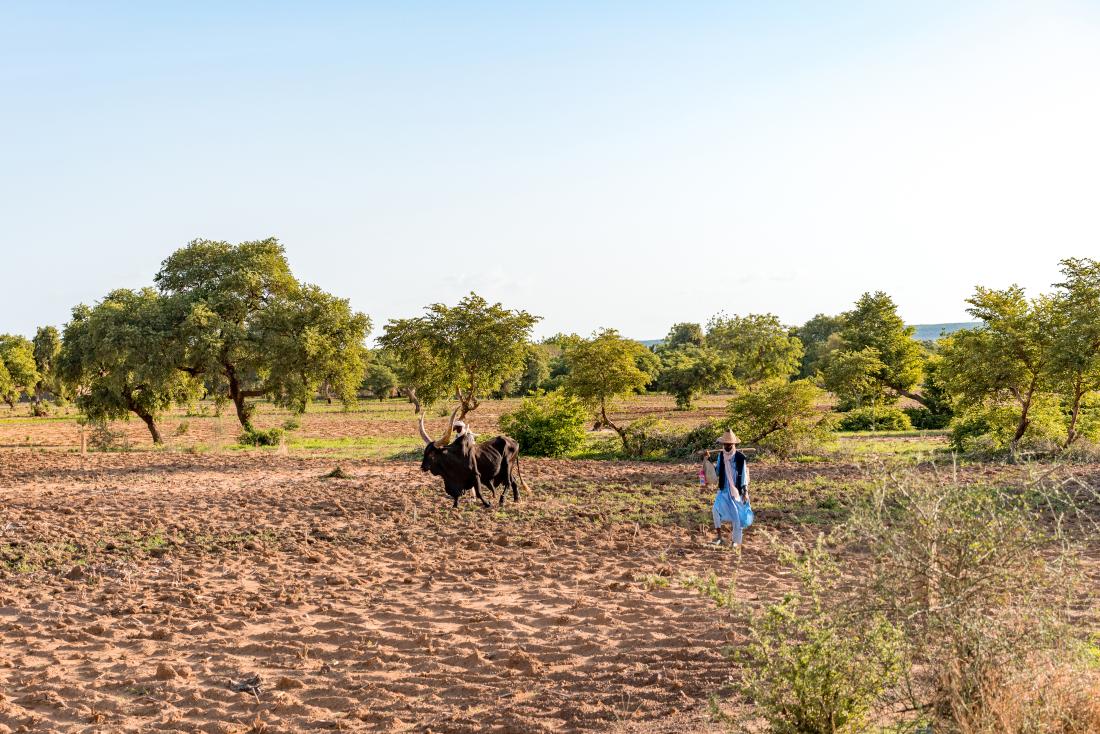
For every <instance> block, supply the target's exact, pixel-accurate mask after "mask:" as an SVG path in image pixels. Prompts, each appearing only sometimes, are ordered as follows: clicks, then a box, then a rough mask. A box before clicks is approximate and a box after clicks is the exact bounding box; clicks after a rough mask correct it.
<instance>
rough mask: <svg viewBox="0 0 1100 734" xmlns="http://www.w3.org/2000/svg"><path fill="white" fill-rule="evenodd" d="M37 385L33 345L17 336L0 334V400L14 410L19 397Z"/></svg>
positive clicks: (24, 338)
mask: <svg viewBox="0 0 1100 734" xmlns="http://www.w3.org/2000/svg"><path fill="white" fill-rule="evenodd" d="M37 384H38V368H37V366H36V365H35V362H34V345H33V344H32V343H31V342H30V340H29V339H27V338H26V337H22V336H19V335H17V334H0V400H3V401H4V402H5V403H7V404H8V406H9V407H11V408H14V407H15V402H16V401H17V400H19V396H20V395H22V394H23V393H30V392H32V391H33V390H34V387H35V385H37Z"/></svg>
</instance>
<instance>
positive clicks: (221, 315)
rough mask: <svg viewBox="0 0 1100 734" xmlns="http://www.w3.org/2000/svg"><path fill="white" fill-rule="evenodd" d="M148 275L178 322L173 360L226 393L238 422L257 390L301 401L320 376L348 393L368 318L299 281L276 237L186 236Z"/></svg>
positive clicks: (247, 418) (247, 423) (244, 421)
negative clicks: (222, 239)
mask: <svg viewBox="0 0 1100 734" xmlns="http://www.w3.org/2000/svg"><path fill="white" fill-rule="evenodd" d="M155 281H156V284H157V287H158V288H160V291H161V293H162V294H164V295H165V296H167V297H168V298H169V303H170V307H171V308H172V309H173V311H174V312H175V316H176V319H177V322H178V326H177V334H178V336H179V339H178V340H177V343H176V344H175V345H174V346H175V353H176V360H177V364H178V365H179V366H180V368H181V369H183V370H184V371H185V372H187V373H188V374H190V375H192V376H202V377H204V378H205V379H206V382H207V385H208V386H209V388H210V389H213V390H215V391H217V392H218V393H221V394H222V395H223V396H224V397H225V398H228V399H229V400H231V401H232V402H233V406H234V407H235V408H236V412H237V418H238V420H239V421H240V423H241V426H242V427H244V429H245V430H251V429H252V421H251V417H252V412H253V410H254V409H255V405H254V403H252V402H251V401H252V400H253V399H255V398H260V397H269V398H271V399H273V400H274V401H276V402H277V403H279V404H282V405H286V406H287V407H291V408H293V409H296V410H304V409H305V407H306V405H307V403H308V401H309V398H310V397H311V396H312V395H313V394H315V393H316V391H317V388H318V387H319V386H320V385H321V384H322V383H326V384H328V385H330V386H331V387H332V388H333V389H334V390H336V391H337V392H338V393H339V394H340V396H341V397H342V398H343V399H344V400H345V402H347V401H350V400H354V394H355V388H356V387H357V386H358V385H359V383H360V382H361V380H362V375H363V369H364V363H363V354H362V350H363V342H364V341H365V340H366V336H367V334H368V333H369V331H370V319H368V318H367V317H366V316H364V315H363V314H360V313H357V312H353V311H352V310H351V308H350V306H349V305H348V302H347V301H345V300H343V299H339V298H336V297H334V296H331V295H329V294H327V293H325V292H324V291H322V290H321V289H319V288H317V287H316V286H310V285H302V284H300V283H299V282H298V281H297V280H296V279H295V278H294V276H293V275H292V274H291V272H290V265H289V264H288V263H287V260H286V255H285V253H284V251H283V247H282V245H280V244H279V242H278V241H277V240H276V239H275V238H268V239H266V240H259V241H255V242H242V243H240V244H238V245H232V244H230V243H228V242H215V241H211V240H194V241H193V242H191V243H190V244H188V245H187V246H186V247H184V248H182V249H180V250H177V251H176V252H175V253H173V254H172V255H171V256H170V257H168V259H166V260H165V261H164V262H163V263H162V265H161V269H160V271H159V272H158V273H157V275H156V278H155Z"/></svg>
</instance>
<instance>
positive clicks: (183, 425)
mask: <svg viewBox="0 0 1100 734" xmlns="http://www.w3.org/2000/svg"><path fill="white" fill-rule="evenodd" d="M189 430H191V424H190V423H188V422H187V421H180V422H179V425H178V426H176V430H175V433H174V435H176V436H186V435H187V432H188V431H189Z"/></svg>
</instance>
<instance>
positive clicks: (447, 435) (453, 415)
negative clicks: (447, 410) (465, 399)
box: [439, 406, 462, 446]
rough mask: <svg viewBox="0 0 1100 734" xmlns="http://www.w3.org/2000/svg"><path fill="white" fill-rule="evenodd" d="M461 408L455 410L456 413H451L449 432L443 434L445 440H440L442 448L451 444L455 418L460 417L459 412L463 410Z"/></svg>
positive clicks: (448, 425)
mask: <svg viewBox="0 0 1100 734" xmlns="http://www.w3.org/2000/svg"><path fill="white" fill-rule="evenodd" d="M461 407H462V406H459V407H458V408H455V409H454V412H453V413H451V422H450V423H448V424H447V432H446V433H444V434H443V438H441V439H439V445H440V446H446V445H447V444H449V443H450V442H451V433H452V432H453V431H454V429H455V418H457V417H458V411H459V410H460V409H461Z"/></svg>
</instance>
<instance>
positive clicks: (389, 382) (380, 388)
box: [361, 349, 399, 401]
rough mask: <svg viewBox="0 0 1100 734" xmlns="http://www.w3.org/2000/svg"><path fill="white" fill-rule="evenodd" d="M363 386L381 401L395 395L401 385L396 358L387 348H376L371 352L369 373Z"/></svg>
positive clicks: (368, 363) (368, 365)
mask: <svg viewBox="0 0 1100 734" xmlns="http://www.w3.org/2000/svg"><path fill="white" fill-rule="evenodd" d="M361 387H362V389H364V390H366V391H367V392H369V393H370V394H371V396H373V397H376V398H378V400H380V401H381V400H385V399H386V398H388V397H390V396H391V395H393V393H394V391H395V390H397V388H398V387H399V384H398V380H397V367H396V365H395V360H393V358H392V357H390V355H389V354H388V353H387V352H386V351H385V350H383V349H375V350H374V351H372V352H370V354H369V357H368V360H367V373H366V376H365V377H364V378H363V384H362V385H361Z"/></svg>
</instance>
